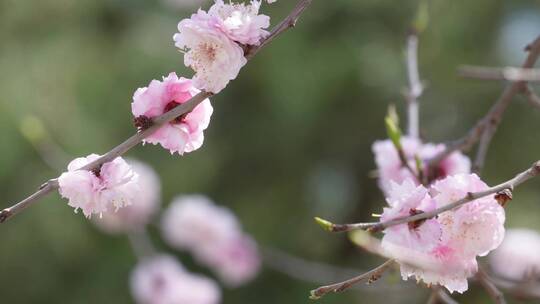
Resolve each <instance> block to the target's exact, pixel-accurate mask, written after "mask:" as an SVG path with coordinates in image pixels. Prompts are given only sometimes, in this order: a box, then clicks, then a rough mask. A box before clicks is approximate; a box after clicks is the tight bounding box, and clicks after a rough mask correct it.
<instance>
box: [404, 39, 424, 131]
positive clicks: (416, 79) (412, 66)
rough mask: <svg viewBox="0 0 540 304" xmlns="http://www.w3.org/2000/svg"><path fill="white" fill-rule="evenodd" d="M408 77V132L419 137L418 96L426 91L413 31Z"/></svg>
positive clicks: (408, 57)
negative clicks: (421, 77) (419, 70)
mask: <svg viewBox="0 0 540 304" xmlns="http://www.w3.org/2000/svg"><path fill="white" fill-rule="evenodd" d="M407 78H408V80H409V89H408V92H407V96H406V97H407V113H408V132H407V133H408V134H409V136H411V137H415V138H418V137H419V133H420V131H419V128H420V118H419V106H418V98H419V97H420V96H421V95H422V92H423V91H424V86H423V85H422V82H421V81H420V73H419V72H418V34H417V32H416V31H411V33H410V34H409V36H408V37H407Z"/></svg>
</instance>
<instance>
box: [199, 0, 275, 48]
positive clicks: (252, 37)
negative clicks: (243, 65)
mask: <svg viewBox="0 0 540 304" xmlns="http://www.w3.org/2000/svg"><path fill="white" fill-rule="evenodd" d="M260 6H261V1H258V0H252V1H251V3H250V4H248V5H246V4H245V3H224V2H223V0H216V3H215V4H214V5H212V7H211V8H210V9H209V10H208V15H210V16H213V17H217V24H216V25H217V27H218V28H219V29H220V30H221V31H222V32H223V33H225V34H226V35H227V36H228V37H229V38H230V39H231V40H234V41H236V42H238V43H241V44H245V45H258V44H259V42H260V40H261V39H262V38H264V37H266V36H268V34H269V33H268V32H267V31H265V30H264V29H265V28H268V26H270V17H268V16H266V15H259V8H260Z"/></svg>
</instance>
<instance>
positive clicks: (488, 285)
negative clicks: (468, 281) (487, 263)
mask: <svg viewBox="0 0 540 304" xmlns="http://www.w3.org/2000/svg"><path fill="white" fill-rule="evenodd" d="M476 278H477V279H478V281H479V282H480V284H481V285H482V286H483V287H484V289H485V290H486V292H487V293H488V295H489V297H490V298H491V299H492V300H493V302H495V303H496V304H506V300H505V299H504V294H503V293H502V292H501V291H500V290H499V288H497V286H495V284H494V283H493V282H492V281H491V278H490V277H489V275H488V274H487V273H486V272H485V271H484V270H483V269H482V268H481V267H478V272H477V273H476Z"/></svg>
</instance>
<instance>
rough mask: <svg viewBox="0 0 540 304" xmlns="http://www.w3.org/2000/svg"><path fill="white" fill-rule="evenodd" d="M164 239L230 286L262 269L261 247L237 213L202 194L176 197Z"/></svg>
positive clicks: (165, 218) (164, 225)
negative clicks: (244, 228) (259, 253)
mask: <svg viewBox="0 0 540 304" xmlns="http://www.w3.org/2000/svg"><path fill="white" fill-rule="evenodd" d="M162 231H163V238H164V240H165V241H167V242H168V243H169V244H170V245H171V246H173V247H175V248H178V249H181V250H186V251H189V252H190V253H191V254H193V256H194V257H195V258H196V260H197V261H198V262H199V263H201V264H203V265H206V266H208V267H210V268H211V269H212V270H213V271H215V272H216V273H217V274H218V275H219V277H220V279H222V280H223V281H224V282H226V283H227V284H228V285H230V286H238V285H240V284H243V283H245V282H247V281H248V280H250V279H252V278H253V277H254V276H255V275H256V274H257V272H258V269H259V264H260V261H259V256H258V253H257V246H256V244H255V242H254V241H253V240H251V239H250V238H249V237H247V236H245V235H244V233H243V232H242V230H241V227H240V224H239V223H238V220H237V219H236V217H235V216H234V214H233V213H232V212H231V211H230V210H228V209H226V208H223V207H219V206H216V205H215V204H214V203H213V202H212V201H211V200H210V199H208V198H207V197H205V196H202V195H184V196H180V197H178V198H176V199H175V200H174V201H173V203H172V204H171V206H170V207H169V208H168V209H167V210H166V212H165V214H164V216H163V219H162Z"/></svg>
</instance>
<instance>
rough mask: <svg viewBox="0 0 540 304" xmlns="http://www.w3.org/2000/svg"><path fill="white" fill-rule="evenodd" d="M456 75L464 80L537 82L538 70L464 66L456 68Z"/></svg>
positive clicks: (538, 78) (538, 79) (539, 76)
mask: <svg viewBox="0 0 540 304" xmlns="http://www.w3.org/2000/svg"><path fill="white" fill-rule="evenodd" d="M458 75H459V76H461V77H465V78H473V79H482V80H508V81H527V82H539V81H540V70H537V69H531V68H529V69H524V68H515V67H505V68H488V67H479V66H470V65H464V66H460V67H459V68H458Z"/></svg>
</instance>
